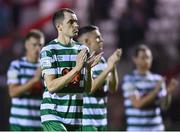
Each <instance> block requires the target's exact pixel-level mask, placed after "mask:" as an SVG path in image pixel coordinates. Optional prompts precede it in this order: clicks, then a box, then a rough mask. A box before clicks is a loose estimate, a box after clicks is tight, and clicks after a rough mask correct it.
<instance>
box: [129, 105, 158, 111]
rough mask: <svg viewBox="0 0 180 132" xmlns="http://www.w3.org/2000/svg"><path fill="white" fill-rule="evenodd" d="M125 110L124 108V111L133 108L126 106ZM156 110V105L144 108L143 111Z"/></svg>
mask: <svg viewBox="0 0 180 132" xmlns="http://www.w3.org/2000/svg"><path fill="white" fill-rule="evenodd" d="M125 108H126V109H132V108H134V107H133V106H130V105H129V106H127V105H126V106H125ZM156 108H158V107H157V105H156V104H153V105H150V106H146V107H144V108H143V110H154V109H156Z"/></svg>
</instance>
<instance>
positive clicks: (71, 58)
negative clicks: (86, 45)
mask: <svg viewBox="0 0 180 132" xmlns="http://www.w3.org/2000/svg"><path fill="white" fill-rule="evenodd" d="M53 57H54V58H55V57H57V61H60V62H63V61H69V62H71V61H76V57H77V55H71V54H69V55H53Z"/></svg>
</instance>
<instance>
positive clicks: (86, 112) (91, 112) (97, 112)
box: [83, 108, 107, 115]
mask: <svg viewBox="0 0 180 132" xmlns="http://www.w3.org/2000/svg"><path fill="white" fill-rule="evenodd" d="M83 114H84V115H104V114H107V109H106V108H103V109H102V108H94V109H90V108H83Z"/></svg>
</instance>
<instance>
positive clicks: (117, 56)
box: [107, 49, 122, 68]
mask: <svg viewBox="0 0 180 132" xmlns="http://www.w3.org/2000/svg"><path fill="white" fill-rule="evenodd" d="M121 55H122V49H117V50H116V51H114V53H113V54H112V55H111V56H110V57H109V58H108V61H107V63H108V66H109V67H111V68H113V67H114V65H115V64H116V63H117V62H118V61H119V60H120V58H121Z"/></svg>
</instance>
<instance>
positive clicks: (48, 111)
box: [41, 109, 82, 119]
mask: <svg viewBox="0 0 180 132" xmlns="http://www.w3.org/2000/svg"><path fill="white" fill-rule="evenodd" d="M49 114H53V115H56V116H58V117H61V118H70V119H76V118H78V119H79V118H82V112H76V113H72V112H68V111H67V112H58V111H56V110H51V109H45V110H41V115H49Z"/></svg>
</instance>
